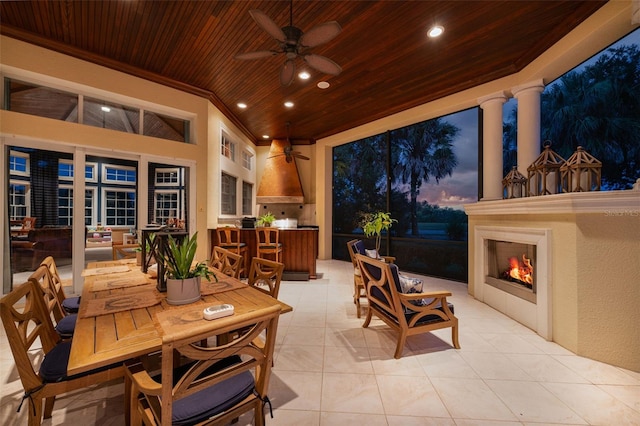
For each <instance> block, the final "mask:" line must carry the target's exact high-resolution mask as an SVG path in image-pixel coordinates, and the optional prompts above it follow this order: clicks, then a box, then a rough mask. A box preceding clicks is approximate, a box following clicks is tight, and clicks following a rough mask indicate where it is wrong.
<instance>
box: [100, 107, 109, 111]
mask: <svg viewBox="0 0 640 426" xmlns="http://www.w3.org/2000/svg"><path fill="white" fill-rule="evenodd" d="M100 109H101V110H103V111H104V112H111V108H109V107H108V106H103V107H101V108H100Z"/></svg>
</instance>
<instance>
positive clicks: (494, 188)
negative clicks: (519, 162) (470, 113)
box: [478, 92, 507, 200]
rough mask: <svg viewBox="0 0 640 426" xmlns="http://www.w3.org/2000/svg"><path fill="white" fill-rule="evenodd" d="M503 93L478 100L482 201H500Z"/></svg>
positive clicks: (505, 97) (504, 98) (504, 96)
mask: <svg viewBox="0 0 640 426" xmlns="http://www.w3.org/2000/svg"><path fill="white" fill-rule="evenodd" d="M506 101H507V96H506V95H505V93H504V92H497V93H494V94H492V95H488V96H484V97H482V98H479V99H478V103H479V104H480V108H482V111H483V114H482V199H483V200H500V199H502V177H503V176H502V133H503V131H502V105H503V104H504V103H505V102H506Z"/></svg>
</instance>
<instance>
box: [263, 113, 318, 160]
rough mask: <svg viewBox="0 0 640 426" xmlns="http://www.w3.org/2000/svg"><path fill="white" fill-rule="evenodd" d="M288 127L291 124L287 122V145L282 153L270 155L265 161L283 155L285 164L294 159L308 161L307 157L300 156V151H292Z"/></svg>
mask: <svg viewBox="0 0 640 426" xmlns="http://www.w3.org/2000/svg"><path fill="white" fill-rule="evenodd" d="M290 125H291V123H289V122H287V144H286V145H285V146H284V148H283V150H282V152H281V153H278V154H275V155H271V156H269V157H267V159H269V158H275V157H280V156H283V155H284V156H285V161H286V162H287V163H291V162H292V161H293V159H294V158H299V159H301V160H308V159H309V157H307V156H306V155H302V153H300V151H294V150H293V146H291V140H290V139H289V126H290Z"/></svg>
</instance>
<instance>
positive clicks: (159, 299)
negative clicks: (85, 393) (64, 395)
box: [67, 259, 293, 375]
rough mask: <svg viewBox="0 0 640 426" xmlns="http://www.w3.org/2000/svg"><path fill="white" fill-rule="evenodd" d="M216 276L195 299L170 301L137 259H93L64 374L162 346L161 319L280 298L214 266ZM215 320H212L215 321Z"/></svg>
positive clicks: (247, 307) (180, 319) (241, 309)
mask: <svg viewBox="0 0 640 426" xmlns="http://www.w3.org/2000/svg"><path fill="white" fill-rule="evenodd" d="M215 274H216V277H217V281H215V280H211V282H203V285H202V288H203V295H202V297H201V299H200V300H199V301H197V302H193V303H190V304H187V305H170V304H168V303H167V300H166V293H162V292H159V291H158V290H157V289H156V284H157V281H156V279H155V278H152V277H150V276H149V275H148V274H145V273H143V272H142V270H141V268H140V266H136V264H135V259H123V260H119V261H105V262H93V263H89V264H88V265H87V268H86V269H85V270H84V271H83V276H84V286H83V289H82V298H81V299H80V309H79V311H78V318H77V320H76V328H75V332H74V335H73V339H72V343H71V354H70V356H69V363H68V367H67V373H68V374H69V375H73V374H79V373H83V372H86V371H89V370H92V369H95V368H99V367H103V366H107V365H110V364H114V363H120V362H124V361H126V360H128V359H132V358H135V357H138V356H143V355H147V354H151V353H154V352H156V351H159V350H161V347H162V338H161V329H162V327H161V326H160V321H162V323H163V324H164V325H166V324H167V322H169V323H171V322H174V323H176V324H183V325H184V324H187V323H188V322H189V321H206V320H205V319H204V318H203V314H202V311H203V310H204V309H205V308H206V307H208V306H212V305H219V304H225V303H227V304H231V305H233V306H234V315H235V314H238V315H240V314H243V313H247V312H251V311H253V310H257V309H261V308H264V307H269V306H273V305H276V304H278V305H280V306H281V309H282V310H281V312H282V313H285V312H291V311H292V310H293V308H292V307H291V306H289V305H287V304H286V303H284V302H281V301H279V300H277V299H274V298H273V297H271V296H269V295H267V294H265V293H263V292H261V291H259V290H257V289H255V288H253V287H251V286H249V285H247V284H246V283H244V282H242V281H240V280H238V279H236V278H233V277H229V276H227V275H224V274H222V273H220V272H219V271H215ZM213 321H215V320H213Z"/></svg>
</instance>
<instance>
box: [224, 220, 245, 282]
mask: <svg viewBox="0 0 640 426" xmlns="http://www.w3.org/2000/svg"><path fill="white" fill-rule="evenodd" d="M216 234H217V236H218V246H220V247H222V248H223V249H227V250H229V251H231V252H233V253H235V254H239V255H240V256H242V257H243V258H244V257H246V254H247V253H248V252H249V246H247V243H245V242H243V241H242V234H241V232H240V228H236V227H235V226H221V227H219V228H216ZM247 260H248V259H247ZM243 272H244V262H243V264H242V269H241V270H240V274H242V273H243ZM238 276H240V275H238Z"/></svg>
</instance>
